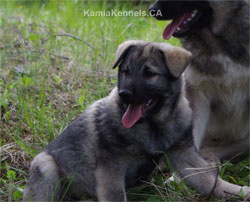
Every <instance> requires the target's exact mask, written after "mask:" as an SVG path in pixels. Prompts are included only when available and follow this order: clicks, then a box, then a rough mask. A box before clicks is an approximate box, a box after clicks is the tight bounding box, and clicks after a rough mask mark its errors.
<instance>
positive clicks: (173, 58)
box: [158, 43, 192, 78]
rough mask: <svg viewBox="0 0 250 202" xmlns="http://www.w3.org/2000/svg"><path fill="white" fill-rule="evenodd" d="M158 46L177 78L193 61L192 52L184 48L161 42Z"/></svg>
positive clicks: (171, 71)
mask: <svg viewBox="0 0 250 202" xmlns="http://www.w3.org/2000/svg"><path fill="white" fill-rule="evenodd" d="M158 48H159V50H160V51H162V53H163V56H164V60H165V62H166V65H167V67H168V69H169V71H170V73H171V74H172V75H173V76H174V77H175V78H178V77H179V76H180V75H181V74H182V73H183V72H184V70H185V69H186V67H187V66H188V65H189V64H190V63H191V60H192V53H191V52H189V51H187V50H185V49H183V48H179V47H176V46H172V45H169V44H167V43H160V45H159V46H158Z"/></svg>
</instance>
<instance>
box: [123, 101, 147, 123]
mask: <svg viewBox="0 0 250 202" xmlns="http://www.w3.org/2000/svg"><path fill="white" fill-rule="evenodd" d="M142 106H143V105H142V104H141V105H131V104H130V105H129V106H128V108H127V110H126V112H125V114H124V115H123V117H122V125H123V126H124V127H125V128H131V127H132V126H133V125H134V124H135V123H136V122H137V121H138V120H139V119H140V118H141V117H142Z"/></svg>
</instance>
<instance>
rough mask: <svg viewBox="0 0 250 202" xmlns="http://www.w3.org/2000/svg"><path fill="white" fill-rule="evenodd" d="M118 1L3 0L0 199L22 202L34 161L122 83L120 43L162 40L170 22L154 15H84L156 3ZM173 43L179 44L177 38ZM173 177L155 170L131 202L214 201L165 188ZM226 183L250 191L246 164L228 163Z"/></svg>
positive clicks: (172, 185)
mask: <svg viewBox="0 0 250 202" xmlns="http://www.w3.org/2000/svg"><path fill="white" fill-rule="evenodd" d="M117 2H118V1H116V2H105V1H104V2H103V1H102V2H96V1H85V2H83V1H77V0H75V1H43V2H41V1H1V2H0V4H1V5H0V67H1V68H0V135H1V139H0V156H1V164H0V174H1V175H0V201H20V200H21V198H22V193H23V188H24V185H25V183H26V179H27V175H28V168H29V166H30V162H31V160H32V158H33V157H34V156H35V155H36V154H37V153H39V151H41V149H43V148H44V147H45V146H46V145H47V144H48V143H49V142H50V141H52V140H53V139H55V138H56V137H57V136H58V135H59V134H60V132H61V131H62V130H63V129H64V128H65V127H66V126H67V125H68V124H69V123H70V122H71V121H72V120H73V119H75V118H76V117H77V116H78V115H79V114H80V113H81V112H82V111H83V110H84V109H85V108H86V107H87V106H88V105H89V104H90V103H92V102H93V101H95V100H98V99H100V98H102V97H104V96H106V95H107V94H108V93H109V92H110V90H111V89H112V88H113V87H114V86H115V85H116V70H112V69H111V67H112V64H113V62H114V56H115V51H116V48H117V46H118V45H119V44H120V43H121V42H123V41H125V40H128V39H142V40H148V41H158V42H163V39H162V37H161V35H162V30H163V29H164V27H165V25H166V22H159V21H156V20H154V19H153V18H152V17H87V16H84V12H83V11H84V9H90V10H109V9H117V10H121V11H124V10H128V8H131V9H129V10H132V8H133V10H137V9H142V10H146V9H147V7H148V6H149V5H150V3H146V4H142V5H138V6H135V5H134V4H133V5H130V2H125V1H124V2H122V3H117ZM169 42H170V43H171V44H173V45H178V46H180V42H179V41H178V40H176V39H174V38H173V39H171V40H170V41H169ZM169 177H170V173H165V174H163V173H161V172H160V171H157V172H156V173H155V175H154V177H153V180H152V182H150V183H146V184H145V185H143V186H141V187H137V188H134V189H131V190H128V199H129V200H137V201H139V200H140V201H142V200H143V201H162V200H164V201H177V200H184V201H197V200H201V201H204V200H208V199H207V198H204V197H201V196H200V195H199V194H198V193H196V192H195V191H194V190H191V189H189V188H188V187H187V186H185V185H184V184H180V183H178V182H175V181H174V182H171V183H170V184H165V183H164V181H165V180H166V179H167V178H169ZM222 177H223V178H225V179H226V180H228V181H230V182H234V183H238V184H242V185H249V182H248V181H249V178H250V176H249V161H248V159H245V160H244V161H242V162H241V163H240V164H238V165H233V164H230V163H228V162H227V163H226V164H225V167H224V168H223V172H222ZM209 200H214V199H209Z"/></svg>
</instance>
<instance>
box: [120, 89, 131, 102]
mask: <svg viewBox="0 0 250 202" xmlns="http://www.w3.org/2000/svg"><path fill="white" fill-rule="evenodd" d="M119 96H120V97H121V98H122V99H126V100H128V99H130V98H131V97H132V92H131V91H130V90H120V91H119Z"/></svg>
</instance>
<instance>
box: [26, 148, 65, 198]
mask: <svg viewBox="0 0 250 202" xmlns="http://www.w3.org/2000/svg"><path fill="white" fill-rule="evenodd" d="M59 189H60V184H59V174H58V167H57V165H56V163H55V161H54V159H53V157H52V156H51V155H49V154H47V153H46V152H42V153H40V154H38V155H37V156H36V157H35V158H34V160H33V161H32V163H31V168H30V176H29V179H28V184H27V185H26V187H25V191H24V196H23V201H56V200H60V199H59V198H58V197H59Z"/></svg>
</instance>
